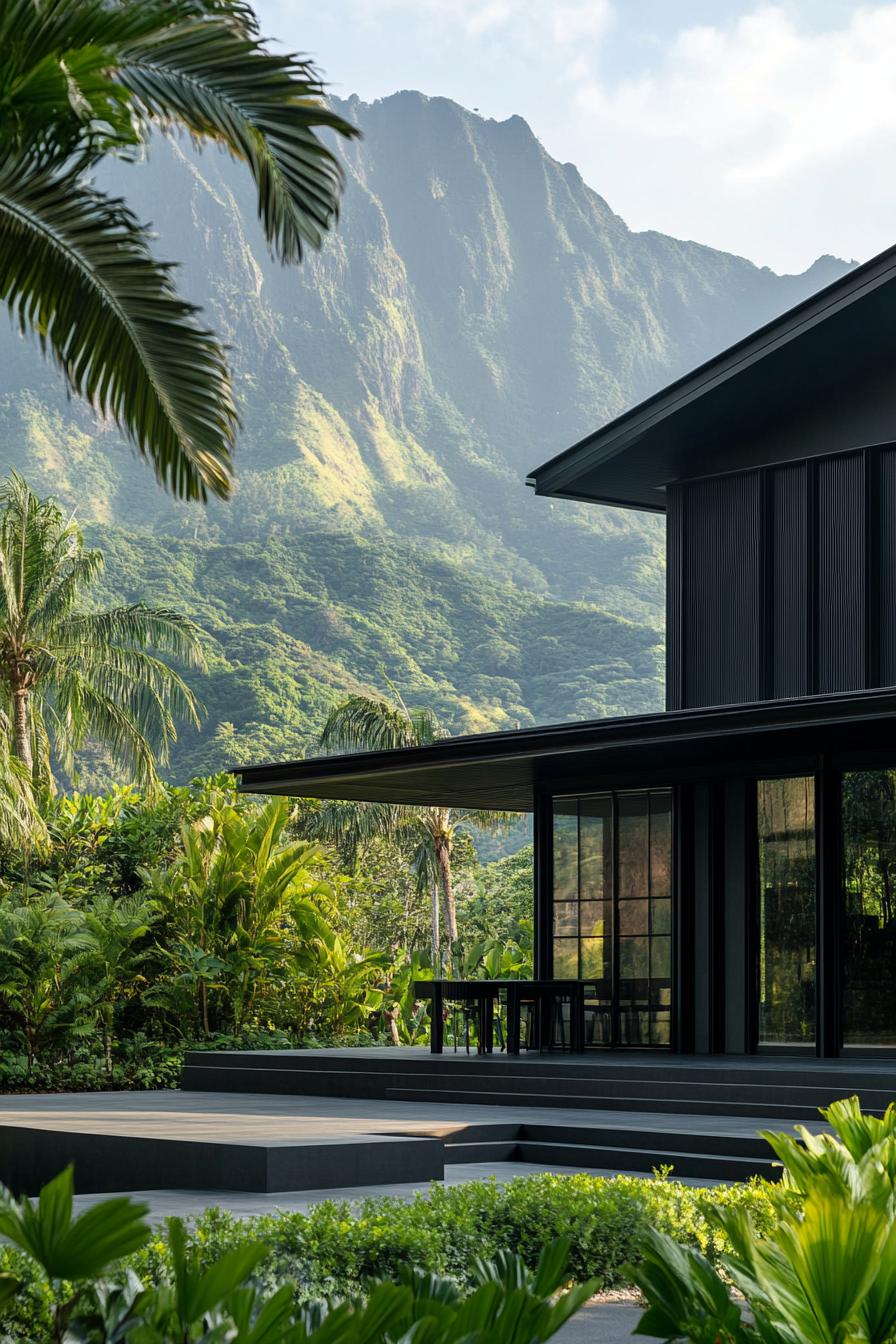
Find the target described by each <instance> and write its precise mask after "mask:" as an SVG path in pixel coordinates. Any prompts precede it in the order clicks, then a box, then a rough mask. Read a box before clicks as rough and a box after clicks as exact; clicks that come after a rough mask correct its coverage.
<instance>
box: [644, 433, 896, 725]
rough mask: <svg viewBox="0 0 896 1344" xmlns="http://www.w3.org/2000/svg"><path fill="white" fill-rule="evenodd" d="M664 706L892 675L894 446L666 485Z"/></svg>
mask: <svg viewBox="0 0 896 1344" xmlns="http://www.w3.org/2000/svg"><path fill="white" fill-rule="evenodd" d="M667 526H668V533H667V537H668V548H669V549H668V608H667V657H668V670H667V687H668V690H667V705H668V708H669V709H696V708H700V707H705V706H709V705H726V704H744V703H751V702H754V701H757V700H766V699H769V698H772V699H776V700H779V699H791V698H798V697H800V696H804V695H826V694H830V693H832V692H837V691H859V690H865V689H870V688H873V687H876V686H896V446H891V445H887V446H886V447H873V448H864V449H862V448H860V449H855V450H854V451H853V452H849V453H838V454H831V455H830V456H827V457H822V458H816V459H809V460H807V461H802V462H793V463H786V464H782V465H780V466H768V467H763V468H757V469H756V470H754V471H746V472H733V473H732V474H731V475H728V476H716V477H712V478H710V479H703V480H699V481H684V482H679V483H677V484H676V485H674V486H672V487H670V489H669V514H668V524H667Z"/></svg>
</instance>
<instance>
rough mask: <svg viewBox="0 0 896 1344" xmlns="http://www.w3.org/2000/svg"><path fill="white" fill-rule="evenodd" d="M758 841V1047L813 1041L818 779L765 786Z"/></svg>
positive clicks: (759, 788) (759, 795)
mask: <svg viewBox="0 0 896 1344" xmlns="http://www.w3.org/2000/svg"><path fill="white" fill-rule="evenodd" d="M756 822H757V838H758V877H759V902H758V905H759V909H758V916H759V918H758V926H759V927H758V961H759V964H758V977H759V996H758V998H759V1002H758V1018H759V1021H758V1028H759V1029H758V1041H759V1045H760V1046H763V1045H775V1046H803V1045H805V1046H809V1045H812V1044H814V1041H815V989H816V890H817V881H816V859H815V779H814V776H798V777H792V778H788V779H760V780H759V781H758V783H757V785H756Z"/></svg>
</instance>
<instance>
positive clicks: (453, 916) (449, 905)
mask: <svg viewBox="0 0 896 1344" xmlns="http://www.w3.org/2000/svg"><path fill="white" fill-rule="evenodd" d="M434 843H435V849H436V863H437V864H438V865H439V880H440V882H441V885H442V900H443V902H444V905H445V932H446V933H447V935H448V944H449V946H450V947H453V946H454V944H455V943H456V942H457V910H456V909H455V905H454V888H453V887H452V885H451V842H450V840H448V839H447V837H446V836H443V835H437V836H436V837H435V842H434Z"/></svg>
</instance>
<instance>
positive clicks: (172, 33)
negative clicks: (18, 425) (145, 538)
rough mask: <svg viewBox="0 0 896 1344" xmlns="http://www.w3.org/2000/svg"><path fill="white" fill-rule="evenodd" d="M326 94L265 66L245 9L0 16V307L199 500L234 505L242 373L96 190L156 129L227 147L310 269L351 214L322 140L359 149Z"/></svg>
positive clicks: (152, 3) (267, 60)
mask: <svg viewBox="0 0 896 1344" xmlns="http://www.w3.org/2000/svg"><path fill="white" fill-rule="evenodd" d="M322 93H323V87H322V84H321V82H320V79H319V76H318V74H317V73H316V71H315V69H314V67H313V66H312V65H311V64H310V63H309V62H308V61H307V60H305V59H304V58H301V57H297V56H290V55H280V54H275V53H273V52H271V51H269V50H268V49H267V47H266V46H265V43H264V41H263V40H262V39H261V38H260V37H259V34H258V30H257V26H256V23H255V18H254V15H253V13H252V10H251V9H250V7H249V6H248V5H247V4H245V3H242V0H2V3H0V297H2V298H3V299H5V301H6V303H7V304H8V306H9V308H10V309H11V311H12V314H13V317H14V318H15V319H16V320H17V322H18V324H19V326H20V327H21V328H22V329H23V330H30V331H32V332H34V333H36V335H37V336H38V338H39V340H40V342H41V345H42V347H43V348H44V350H45V351H48V352H49V353H50V354H51V355H52V357H53V358H54V359H55V361H56V363H57V364H58V365H59V367H60V369H61V370H62V373H63V375H64V377H65V378H66V381H67V383H68V385H69V387H70V389H71V390H72V391H74V392H76V393H78V394H80V395H82V396H84V397H86V398H87V400H88V401H89V402H90V403H91V405H93V406H94V407H95V408H96V409H97V410H98V411H99V412H100V413H101V414H103V415H108V416H111V417H113V418H114V419H115V420H116V421H117V423H118V424H119V426H120V427H121V428H122V430H123V431H124V432H125V433H126V434H127V435H128V436H129V438H130V439H131V440H132V441H133V443H134V444H135V445H136V447H137V449H138V450H139V451H140V452H141V453H142V454H143V455H144V456H145V457H147V458H148V459H149V460H150V461H151V462H152V464H153V466H154V468H155V471H156V475H157V477H158V478H159V480H160V481H162V482H163V483H164V484H166V485H167V486H168V487H169V488H170V489H171V490H172V491H173V492H174V493H175V494H177V495H179V496H182V497H184V498H190V499H205V498H206V496H207V494H208V493H209V492H212V493H214V494H217V495H221V496H224V495H226V494H227V493H228V491H229V488H230V479H231V449H232V446H233V441H234V435H235V432H236V428H237V413H236V409H235V405H234V401H233V394H232V389H231V379H230V372H229V368H228V365H227V360H226V358H225V355H224V351H223V349H222V347H221V345H220V343H219V342H218V340H217V339H216V338H215V336H214V335H213V334H212V333H211V332H209V331H207V330H204V329H203V328H202V327H201V326H200V325H199V324H198V322H197V321H196V316H195V315H196V311H197V310H196V309H195V308H194V307H193V306H192V305H191V304H188V303H186V302H185V301H184V300H183V299H182V298H180V296H179V295H178V293H177V291H176V289H175V287H174V284H173V281H172V270H171V266H170V265H168V264H164V263H162V262H159V261H157V260H156V259H155V257H154V256H153V255H152V253H151V251H150V248H149V245H148V239H149V234H148V233H147V230H146V229H145V228H144V227H143V225H141V224H140V222H139V221H138V220H137V219H136V218H135V216H134V215H133V214H132V213H131V212H130V211H129V210H128V209H127V207H126V205H125V203H124V201H122V200H118V199H114V198H112V197H109V196H108V195H105V194H104V193H102V192H100V191H98V190H97V189H96V188H95V187H93V186H92V185H91V184H90V182H89V180H88V176H87V175H88V173H89V171H90V170H91V169H92V168H93V167H94V166H95V165H96V164H97V163H98V162H99V161H100V160H101V159H103V158H105V157H106V156H108V155H116V156H119V157H122V156H123V157H130V158H134V157H135V154H134V150H135V147H137V146H139V145H140V144H142V143H144V142H146V141H147V140H148V138H149V135H150V133H151V132H152V131H153V130H154V129H161V130H162V131H172V130H178V129H179V130H184V131H186V132H188V133H189V134H190V136H191V138H192V139H193V140H194V142H197V143H199V142H202V141H213V142H216V143H217V144H219V145H222V146H224V147H225V148H226V149H227V150H229V151H230V153H231V154H233V155H234V156H235V157H236V158H238V159H241V160H242V161H243V162H245V163H246V165H247V167H248V169H249V172H250V173H251V175H252V177H253V179H254V182H255V186H256V188H257V193H258V212H259V216H260V218H261V222H262V225H263V227H264V230H265V234H266V236H267V239H268V242H269V244H270V246H271V250H272V252H273V253H274V255H275V256H277V257H278V258H279V259H280V260H282V261H284V262H296V261H298V260H299V259H300V258H301V256H302V252H303V248H304V247H305V246H311V247H317V246H318V245H319V244H320V241H321V238H322V236H323V234H324V232H325V231H326V230H327V229H328V228H329V226H330V224H331V223H332V221H333V219H334V217H335V214H336V210H337V203H338V194H339V188H340V180H341V179H340V169H339V165H338V163H337V161H336V159H335V157H334V156H333V153H332V151H331V150H330V149H329V148H328V147H327V146H326V145H324V144H323V143H322V142H321V140H320V139H319V138H318V134H317V131H318V130H320V129H321V128H325V129H327V130H330V131H335V132H337V133H339V134H341V135H345V136H349V135H355V134H356V133H357V132H356V130H355V128H354V127H352V126H351V125H349V124H348V123H347V122H345V121H344V120H343V119H342V118H340V117H338V116H336V115H335V114H334V113H332V112H330V111H329V110H328V109H327V108H326V107H325V106H324V105H323V103H322V102H321V97H322Z"/></svg>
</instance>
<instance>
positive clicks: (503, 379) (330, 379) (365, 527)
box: [0, 92, 848, 777]
mask: <svg viewBox="0 0 896 1344" xmlns="http://www.w3.org/2000/svg"><path fill="white" fill-rule="evenodd" d="M333 101H334V103H335V104H336V106H337V107H338V109H339V110H340V111H342V112H343V114H344V115H347V116H349V117H350V118H351V119H353V120H356V121H358V123H359V124H360V125H361V128H362V130H363V132H364V138H363V139H362V140H361V141H359V142H353V143H352V144H350V145H348V146H340V154H341V156H342V158H343V161H344V163H345V166H346V191H345V198H344V202H343V209H342V215H341V220H340V224H339V228H338V230H337V232H336V233H335V235H333V236H332V237H331V238H329V239H327V241H326V242H325V245H324V248H323V250H322V252H321V253H320V254H319V255H315V256H311V257H309V258H308V259H307V260H306V262H305V263H303V265H302V267H300V268H298V269H295V270H284V269H282V268H280V267H279V266H277V265H276V264H275V263H273V262H272V261H271V259H270V257H269V256H268V254H267V250H266V248H265V246H264V243H263V239H262V237H261V234H260V230H259V228H258V224H257V221H256V219H255V205H254V200H253V197H252V191H251V187H250V184H249V182H248V179H247V177H246V175H245V174H244V173H243V171H242V169H241V168H240V166H239V165H235V164H233V163H232V162H231V161H230V160H229V159H227V158H225V157H223V156H222V155H220V154H217V153H206V154H205V155H204V156H201V157H199V156H196V155H195V154H194V153H193V151H192V150H191V149H190V148H189V147H188V146H187V145H185V144H184V143H182V142H174V143H171V142H164V141H159V142H154V143H153V145H152V147H151V150H150V152H149V153H148V155H147V159H146V162H144V163H141V164H139V165H136V166H130V165H115V166H113V167H112V168H111V169H110V170H109V171H108V172H106V173H105V174H104V178H103V184H104V185H106V186H107V187H111V188H113V189H116V190H120V191H122V192H124V193H126V194H127V197H128V199H129V201H130V203H131V204H132V205H133V206H134V208H135V209H136V211H137V213H138V214H139V215H140V217H141V218H146V219H152V220H153V222H154V224H155V226H156V227H157V229H158V233H159V242H158V245H157V251H158V253H159V255H161V256H164V257H168V256H173V257H179V258H181V259H182V261H183V263H184V264H183V267H182V274H181V277H180V283H181V287H182V288H183V290H184V291H185V293H186V294H187V296H188V297H190V298H191V299H193V300H194V301H196V302H199V303H200V304H202V306H203V307H204V308H205V309H206V310H207V314H208V319H209V320H210V321H211V323H212V324H213V325H214V326H215V328H216V330H218V331H219V332H220V333H221V335H222V336H223V337H224V338H225V339H226V340H227V341H228V343H229V345H230V346H231V350H232V356H233V361H234V366H235V375H236V385H237V392H238V396H239V399H240V403H241V407H242V413H243V425H244V428H243V432H242V435H241V441H240V445H239V450H238V454H237V470H238V479H237V489H236V492H235V495H234V498H233V500H232V501H230V502H229V503H226V504H221V503H219V502H213V503H212V504H211V505H209V506H208V507H207V508H206V509H202V508H199V507H196V506H186V505H180V504H176V503H174V502H173V501H171V500H170V499H168V498H167V497H166V496H164V495H163V494H162V492H161V491H160V490H159V489H158V487H157V486H156V485H155V483H154V481H153V480H152V477H151V474H150V472H149V471H148V470H147V469H146V468H145V467H143V466H140V465H138V464H135V462H134V459H133V454H132V453H131V450H130V449H129V448H128V447H127V446H126V445H125V444H123V443H122V441H121V437H120V435H118V433H117V431H115V429H114V427H111V426H108V425H99V424H97V422H96V420H95V418H94V417H92V416H91V415H90V413H89V412H87V411H86V410H85V409H84V408H83V407H81V406H79V405H76V404H75V403H69V402H67V401H66V399H65V397H64V394H63V393H62V391H61V387H60V384H59V380H58V377H57V375H56V374H55V373H54V372H53V371H52V370H49V369H48V368H47V367H46V366H45V365H43V364H42V362H41V360H40V358H39V356H38V354H37V352H36V351H35V350H34V349H33V348H31V347H30V345H29V344H28V343H25V342H22V341H20V340H19V339H18V338H16V337H12V336H10V337H3V338H2V339H0V356H2V362H0V443H2V444H3V447H4V449H5V452H4V458H5V463H4V465H5V466H6V467H7V468H8V467H9V466H17V467H18V468H19V469H20V470H22V471H23V472H24V474H25V475H26V476H27V477H28V478H29V480H31V481H32V483H33V484H34V485H35V486H36V488H38V489H41V490H42V491H45V492H48V493H49V492H52V493H55V494H57V495H58V496H60V497H61V498H62V499H63V500H64V501H65V502H66V503H67V504H69V505H71V506H73V507H75V508H77V510H78V513H79V515H80V516H81V517H82V518H83V520H84V522H85V525H86V526H87V528H88V531H89V534H90V537H91V540H93V541H95V542H97V543H98V544H100V545H101V546H103V548H104V549H105V550H106V552H107V556H108V565H107V573H106V577H105V580H104V585H103V588H102V590H101V594H100V595H101V596H102V597H104V598H105V599H106V600H113V599H117V600H122V598H123V599H124V600H129V601H130V600H141V599H145V600H149V601H162V600H164V601H167V602H172V603H175V604H177V605H179V606H181V607H182V608H183V609H185V610H187V611H188V612H189V614H191V615H193V616H194V617H195V618H196V619H198V620H199V622H200V624H202V625H203V627H204V628H205V629H206V630H207V631H208V636H209V657H210V665H211V670H210V675H209V677H208V678H207V679H206V681H205V682H204V684H203V685H201V686H199V687H198V688H197V689H198V690H199V693H200V695H201V696H202V698H203V699H204V700H205V702H206V705H207V708H208V718H207V722H206V727H205V730H204V732H203V734H202V735H201V736H199V737H197V736H196V735H195V734H192V733H187V734H185V735H184V737H183V740H182V742H181V743H180V744H179V746H178V749H177V753H176V755H175V758H174V761H173V767H172V771H173V773H174V774H175V775H176V776H177V777H184V776H186V775H187V774H189V773H190V772H193V771H196V770H199V769H210V768H215V767H217V766H219V765H222V764H224V763H232V762H233V761H234V759H237V758H242V759H244V760H246V761H248V760H251V759H253V758H254V757H258V756H261V755H264V756H266V757H267V758H274V757H276V756H288V755H297V754H299V753H300V752H301V751H302V750H304V749H307V748H308V747H309V746H310V745H311V744H312V743H313V740H314V736H315V732H316V730H317V728H318V727H319V725H320V723H321V721H322V718H323V715H324V714H325V712H326V708H327V706H328V705H329V704H330V703H331V702H332V699H333V698H334V695H339V694H344V693H346V692H347V691H350V690H354V689H360V688H364V687H371V686H377V685H378V686H382V685H383V684H384V677H388V678H389V679H390V680H392V681H393V682H394V683H395V684H396V685H397V686H398V687H399V688H400V690H401V691H402V693H403V694H404V695H405V696H406V697H408V698H410V699H411V700H416V701H418V702H420V701H424V702H426V703H429V704H431V705H432V706H433V707H434V708H435V709H436V710H437V711H438V712H439V713H440V714H441V715H442V716H443V717H444V718H445V720H446V722H447V723H448V725H449V726H450V727H451V728H452V730H454V731H461V730H465V731H470V730H476V729H481V728H486V727H491V728H494V727H498V728H501V727H504V728H507V727H513V726H514V725H515V724H517V723H519V724H525V723H533V722H545V721H549V720H555V721H559V720H562V719H568V718H574V717H597V716H600V715H601V714H606V713H622V712H630V711H632V710H642V711H643V710H645V709H649V708H658V707H659V706H660V705H661V701H662V697H661V678H662V657H663V655H662V639H661V630H662V609H663V586H664V576H663V547H662V524H661V521H660V520H657V519H656V518H653V517H650V516H647V515H641V514H625V513H622V512H621V511H619V510H612V509H601V508H593V507H589V506H585V505H576V504H565V503H563V504H555V503H554V502H552V501H549V500H543V499H538V498H536V497H535V496H534V495H533V494H532V492H531V491H529V490H528V489H527V488H526V487H525V485H524V478H525V475H526V473H527V471H528V470H529V469H530V468H531V466H532V463H533V462H535V461H540V460H546V459H547V458H549V457H550V456H552V455H554V454H555V453H557V452H560V451H562V449H563V448H565V447H568V446H569V444H571V443H573V442H575V441H576V439H577V438H581V437H583V436H584V435H585V434H587V433H590V432H592V431H593V430H594V429H596V428H597V427H598V426H599V425H600V424H601V423H603V422H604V421H605V420H607V419H609V418H611V417H612V416H613V415H615V414H618V413H619V412H620V411H621V410H624V409H627V408H628V407H629V406H630V405H632V404H634V403H635V402H636V401H638V400H641V399H642V398H643V396H645V395H647V394H648V393H649V392H650V391H653V390H655V389H656V388H657V387H659V386H661V385H662V384H664V383H665V382H668V381H670V380H671V378H673V377H675V376H677V375H678V374H679V373H683V372H685V371H686V370H687V368H688V367H689V366H693V365H694V364H696V363H699V362H701V360H702V359H705V358H706V357H707V356H708V355H710V354H712V353H714V352H715V351H716V350H717V349H720V348H722V346H723V345H726V344H731V343H732V341H733V340H735V339H737V337H738V336H740V335H744V334H746V332H747V331H749V330H751V329H752V328H753V327H755V326H757V325H759V324H760V323H761V322H762V321H766V320H768V319H769V318H770V317H772V316H775V315H776V314H777V313H778V312H780V311H782V310H783V309H784V308H787V307H790V306H791V305H792V304H793V303H795V302H797V301H798V300H799V299H800V298H802V297H804V296H805V295H806V294H808V293H809V292H812V291H813V290H814V289H817V288H819V287H821V284H822V283H828V280H829V279H832V278H836V274H837V273H838V267H839V268H840V269H839V273H841V274H842V273H843V271H844V270H846V269H847V268H848V266H847V263H843V262H839V261H838V260H837V259H835V258H824V257H822V258H819V259H818V260H817V261H816V262H815V263H813V266H812V267H810V268H809V270H808V271H806V272H804V273H803V274H802V275H801V276H789V277H787V276H785V277H781V276H776V275H775V274H774V272H772V271H770V270H768V269H767V268H759V267H756V266H754V265H753V263H751V262H748V261H746V260H745V259H743V258H736V257H732V256H730V255H729V254H727V253H723V252H720V251H718V250H717V249H712V248H708V247H706V246H704V245H702V244H699V243H691V242H686V241H681V240H676V239H671V238H668V237H667V236H665V235H662V234H659V233H656V232H654V231H651V230H648V231H643V232H640V233H636V232H633V231H632V230H630V229H628V226H627V225H626V224H625V223H624V221H623V220H622V219H621V218H620V217H619V216H618V215H616V214H615V213H614V212H613V211H612V210H611V208H610V206H609V205H608V204H607V202H606V201H604V200H603V198H602V197H600V196H599V195H598V194H597V193H596V192H594V191H592V190H591V188H589V187H588V186H587V185H586V184H585V183H584V181H583V179H582V177H581V174H580V173H579V172H578V170H577V169H575V168H574V166H573V165H562V164H559V163H558V162H557V161H556V160H554V159H552V158H551V157H550V156H549V155H548V154H547V153H546V152H545V150H544V149H543V147H542V146H541V145H540V144H539V142H538V141H537V139H536V138H535V136H534V135H533V134H532V132H531V130H530V129H529V127H528V125H527V124H526V123H525V121H524V120H523V118H521V117H512V118H509V119H508V120H506V121H502V122H496V121H489V120H486V119H484V118H481V117H479V116H478V115H477V114H475V113H471V112H468V111H467V110H466V109H463V108H461V107H460V106H459V105H458V104H454V103H451V102H450V101H449V100H447V99H430V98H425V97H424V96H423V95H419V94H415V93H413V92H405V93H399V94H395V95H391V96H390V97H389V98H387V99H382V100H379V101H378V102H376V103H374V104H365V103H362V102H361V101H360V100H359V99H357V98H351V99H347V100H345V101H341V100H333ZM822 277H825V278H824V279H822ZM91 768H95V769H96V770H100V769H101V768H102V766H101V763H98V764H96V765H95V767H93V766H92V767H91Z"/></svg>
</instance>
